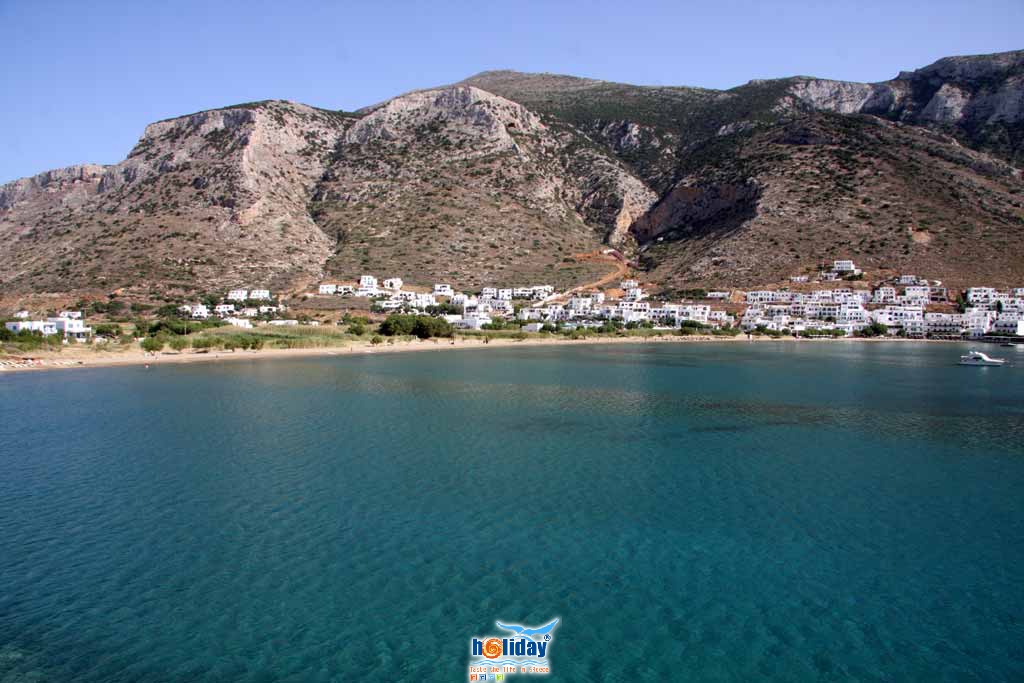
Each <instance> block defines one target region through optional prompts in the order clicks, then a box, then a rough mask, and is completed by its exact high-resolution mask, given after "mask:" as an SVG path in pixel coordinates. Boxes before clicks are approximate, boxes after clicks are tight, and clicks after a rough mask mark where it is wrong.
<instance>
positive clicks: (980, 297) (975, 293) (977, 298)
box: [967, 287, 999, 304]
mask: <svg viewBox="0 0 1024 683" xmlns="http://www.w3.org/2000/svg"><path fill="white" fill-rule="evenodd" d="M998 295H999V292H997V291H996V290H995V289H993V288H992V287H971V288H970V289H968V290H967V303H969V304H987V303H988V302H989V301H991V300H992V299H995V298H996V297H997V296H998Z"/></svg>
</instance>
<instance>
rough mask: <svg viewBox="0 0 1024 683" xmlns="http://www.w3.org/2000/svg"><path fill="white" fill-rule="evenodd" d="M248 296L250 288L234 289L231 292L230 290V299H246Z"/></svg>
mask: <svg viewBox="0 0 1024 683" xmlns="http://www.w3.org/2000/svg"><path fill="white" fill-rule="evenodd" d="M248 298H249V290H248V289H232V290H231V291H230V292H228V301H245V300H246V299H248Z"/></svg>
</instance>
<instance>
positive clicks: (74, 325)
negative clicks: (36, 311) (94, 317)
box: [47, 317, 92, 341]
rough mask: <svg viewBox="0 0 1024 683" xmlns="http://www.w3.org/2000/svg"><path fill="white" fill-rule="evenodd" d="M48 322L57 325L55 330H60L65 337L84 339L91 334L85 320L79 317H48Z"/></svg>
mask: <svg viewBox="0 0 1024 683" xmlns="http://www.w3.org/2000/svg"><path fill="white" fill-rule="evenodd" d="M47 320H48V322H51V323H53V324H54V325H56V327H57V332H59V333H60V332H62V333H63V334H64V338H65V339H74V340H76V341H84V340H86V339H88V338H89V335H90V334H92V328H91V327H86V325H85V321H84V320H82V319H81V318H80V317H79V318H65V317H57V318H48V319H47Z"/></svg>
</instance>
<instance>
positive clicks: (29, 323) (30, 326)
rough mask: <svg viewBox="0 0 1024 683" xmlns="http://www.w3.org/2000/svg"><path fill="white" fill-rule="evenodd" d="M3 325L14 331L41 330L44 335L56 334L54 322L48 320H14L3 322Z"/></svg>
mask: <svg viewBox="0 0 1024 683" xmlns="http://www.w3.org/2000/svg"><path fill="white" fill-rule="evenodd" d="M4 327H6V328H7V329H9V330H10V331H11V332H15V333H17V332H42V334H43V336H44V337H48V336H50V335H51V334H57V325H56V323H53V322H50V321H48V320H15V321H13V322H9V323H4Z"/></svg>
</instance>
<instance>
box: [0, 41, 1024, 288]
mask: <svg viewBox="0 0 1024 683" xmlns="http://www.w3.org/2000/svg"><path fill="white" fill-rule="evenodd" d="M1022 79H1024V52H1012V53H1003V54H999V55H987V56H979V57H952V58H947V59H943V60H940V61H939V62H936V63H935V64H933V65H931V66H928V67H925V68H923V69H919V70H917V71H913V72H904V73H901V74H899V76H897V77H896V78H894V79H892V80H890V81H885V82H883V83H875V84H863V83H847V82H840V81H830V80H826V79H813V78H807V77H794V78H790V79H779V80H772V81H752V82H750V83H747V84H745V85H743V86H740V87H738V88H734V89H732V90H728V91H715V90H708V89H700V88H686V87H660V86H659V87H651V86H630V85H625V84H617V83H608V82H604V81H596V80H592V79H581V78H575V77H569V76H555V75H550V74H519V73H516V72H484V73H482V74H478V75H477V76H474V77H471V78H469V79H467V80H466V81H463V82H461V83H459V84H455V85H452V86H444V87H441V88H434V89H429V90H421V91H416V92H413V93H408V94H406V95H402V96H399V97H396V98H393V99H391V100H388V101H386V102H383V103H381V104H379V105H375V106H373V107H368V108H366V109H364V110H360V111H359V112H355V113H345V112H334V111H327V110H322V109H317V108H314V107H309V106H306V105H302V104H297V103H292V102H285V101H276V100H272V101H264V102H255V103H248V104H242V105H235V106H232V107H226V108H223V109H218V110H211V111H205V112H198V113H195V114H190V115H186V116H182V117H176V118H173V119H168V120H166V121H160V122H156V123H153V124H150V125H149V126H147V127H146V130H145V132H144V133H143V135H142V137H141V138H140V140H139V143H138V144H137V145H136V147H135V148H134V149H133V150H132V151H131V152H130V153H129V155H128V157H127V158H126V159H125V160H124V161H122V162H120V163H118V164H114V165H111V166H98V165H91V164H83V165H79V166H73V167H69V168H66V169H58V170H55V171H49V172H47V173H43V174H39V175H37V176H34V177H32V178H26V179H22V180H18V181H14V182H12V183H8V184H6V185H3V186H0V255H2V256H3V258H2V259H0V296H2V297H5V298H7V297H11V296H14V297H18V296H22V295H24V294H27V293H33V292H35V293H38V292H55V293H59V292H79V293H90V294H95V295H97V296H98V295H103V294H107V293H110V292H112V291H121V292H124V293H127V294H130V295H135V296H139V297H143V298H153V299H158V300H159V299H166V300H170V299H174V298H181V297H188V296H192V295H194V294H195V293H196V292H200V291H206V290H212V289H217V288H223V287H227V286H233V285H242V284H248V285H253V286H254V285H257V284H258V285H261V286H269V287H273V288H276V289H298V288H302V287H306V286H308V285H309V284H311V283H313V282H315V281H317V280H320V279H322V278H324V277H348V278H351V277H353V276H354V275H357V274H358V273H359V272H362V271H364V270H365V271H374V272H379V273H381V274H393V275H400V276H402V277H404V278H405V279H406V280H407V281H414V282H415V281H421V282H423V283H428V282H432V281H434V280H446V281H452V282H453V283H455V284H458V285H461V286H474V285H480V284H486V283H489V282H506V283H513V282H523V283H525V282H526V281H533V280H538V281H540V280H543V281H551V282H552V283H559V284H565V285H570V284H578V283H579V282H580V281H581V280H584V281H585V280H586V278H588V277H590V275H591V274H592V268H591V267H590V266H588V265H587V264H586V263H585V262H583V261H580V260H579V259H577V257H576V256H577V255H578V254H580V253H587V252H593V251H596V250H598V249H600V248H602V247H604V246H614V247H616V248H618V249H620V250H621V251H622V252H624V253H626V254H627V255H628V256H630V257H633V258H636V259H637V262H638V264H640V265H641V267H643V268H646V269H647V271H648V272H647V275H646V277H647V278H648V279H650V280H652V281H656V282H661V283H663V284H664V285H665V286H666V287H673V286H681V285H683V284H686V285H692V284H697V285H699V284H702V283H723V284H734V285H756V284H759V283H765V282H773V281H777V280H779V279H780V278H785V277H786V276H787V275H789V274H798V273H802V272H805V271H808V270H809V269H812V268H814V267H816V266H817V264H818V262H819V261H821V260H824V259H827V258H829V257H832V256H834V257H837V258H838V257H840V256H854V257H859V258H862V260H865V262H868V263H871V264H873V265H874V267H876V268H878V269H881V270H885V269H895V268H899V269H916V270H923V269H925V268H928V269H930V272H929V273H928V274H930V275H932V276H933V277H940V276H941V277H944V278H946V279H947V280H950V281H953V282H956V281H958V280H963V279H965V278H968V277H970V278H974V277H983V278H984V279H985V281H986V282H991V283H993V284H1003V283H1006V284H1011V283H1016V282H1018V281H1024V259H1022V258H1021V257H1020V256H1021V242H1020V240H1021V237H1022V234H1024V211H1022V208H1021V200H1022V197H1024V186H1022V181H1021V171H1020V166H1021V162H1022V142H1021V141H1022V139H1024V99H1022V98H1024V80H1022ZM925 187H927V188H929V192H930V194H924V193H923V192H922V191H921V188H925ZM936 193H938V195H936ZM882 207H887V208H885V209H883V208H882ZM808 234H812V235H814V238H813V239H808V238H807V235H808ZM869 245H873V246H870V247H869ZM879 245H881V246H879ZM968 250H972V251H973V252H974V253H975V255H976V258H974V259H973V260H972V261H967V260H965V259H964V258H961V256H962V254H964V253H967V251H968Z"/></svg>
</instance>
